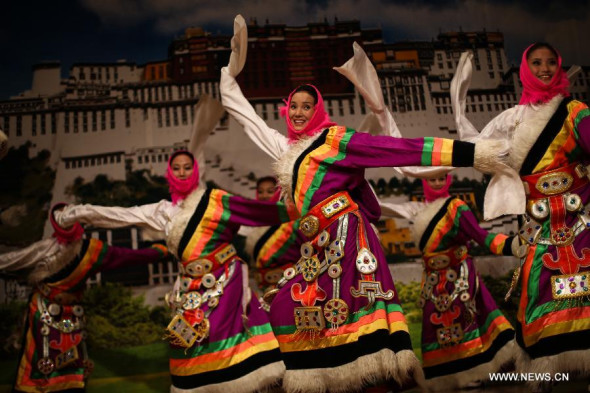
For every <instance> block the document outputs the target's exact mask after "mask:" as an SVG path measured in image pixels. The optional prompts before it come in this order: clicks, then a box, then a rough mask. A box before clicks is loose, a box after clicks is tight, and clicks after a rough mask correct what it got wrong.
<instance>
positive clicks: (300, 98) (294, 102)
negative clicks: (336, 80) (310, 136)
mask: <svg viewBox="0 0 590 393" xmlns="http://www.w3.org/2000/svg"><path fill="white" fill-rule="evenodd" d="M314 113H315V99H314V98H313V96H311V95H310V94H309V93H307V92H305V91H299V92H297V93H295V94H293V96H291V104H290V105H289V120H290V121H291V125H292V126H293V128H294V129H295V130H296V131H301V130H303V129H305V127H307V125H308V124H309V120H310V119H311V118H312V116H313V114H314Z"/></svg>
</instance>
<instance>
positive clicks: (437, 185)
mask: <svg viewBox="0 0 590 393" xmlns="http://www.w3.org/2000/svg"><path fill="white" fill-rule="evenodd" d="M426 183H428V185H429V186H430V188H432V189H433V190H440V189H441V188H443V187H444V186H445V184H447V177H446V176H437V177H431V178H430V179H426Z"/></svg>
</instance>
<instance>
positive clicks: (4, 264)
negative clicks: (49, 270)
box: [0, 238, 62, 271]
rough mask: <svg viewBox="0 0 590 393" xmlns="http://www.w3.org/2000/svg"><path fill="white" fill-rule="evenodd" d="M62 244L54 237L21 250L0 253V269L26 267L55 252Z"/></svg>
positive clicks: (9, 269) (7, 269)
mask: <svg viewBox="0 0 590 393" xmlns="http://www.w3.org/2000/svg"><path fill="white" fill-rule="evenodd" d="M61 248H62V246H60V245H59V244H58V243H57V240H56V239H55V238H48V239H43V240H40V241H38V242H35V243H33V244H31V245H30V246H28V247H25V248H23V249H21V250H16V251H11V252H8V253H5V254H1V255H0V270H5V271H11V270H20V269H26V268H29V267H31V266H34V265H36V264H37V263H38V262H39V261H42V260H44V259H46V258H49V257H51V256H52V255H55V254H57V253H58V252H59V251H60V249H61Z"/></svg>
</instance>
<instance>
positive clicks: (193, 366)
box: [56, 96, 292, 393]
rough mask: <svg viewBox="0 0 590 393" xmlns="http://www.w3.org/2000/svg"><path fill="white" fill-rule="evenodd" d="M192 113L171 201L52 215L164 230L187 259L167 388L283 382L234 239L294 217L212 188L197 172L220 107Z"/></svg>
mask: <svg viewBox="0 0 590 393" xmlns="http://www.w3.org/2000/svg"><path fill="white" fill-rule="evenodd" d="M199 103H200V106H199V107H198V108H197V113H196V115H195V132H194V133H193V136H192V139H193V142H194V139H195V138H196V139H198V142H197V143H191V144H190V145H191V147H192V148H193V151H192V152H189V151H178V152H176V153H174V154H173V155H172V156H171V157H170V160H169V166H168V170H167V173H166V177H167V179H168V181H169V184H170V191H171V194H172V202H169V201H161V202H158V203H154V204H150V205H143V206H135V207H131V208H121V207H102V206H92V205H78V206H67V207H66V208H65V209H64V210H63V212H61V213H58V214H56V219H57V221H58V222H59V223H60V224H61V225H62V226H65V227H67V226H68V225H70V224H71V223H72V222H73V221H75V220H78V221H81V222H84V223H88V224H92V225H95V226H100V227H107V228H117V227H122V226H128V225H137V226H140V227H149V228H152V229H155V230H159V231H163V232H165V233H166V243H167V245H168V247H169V249H170V251H171V252H172V253H173V254H174V255H175V256H177V258H178V259H179V260H180V261H181V263H180V265H179V269H180V274H179V277H178V279H177V281H176V284H175V287H174V290H173V292H172V293H171V294H169V296H168V298H167V300H168V303H169V305H170V306H171V308H172V310H173V313H174V317H173V319H172V321H171V322H170V324H169V326H168V333H169V339H170V345H171V351H170V374H171V379H172V387H171V392H173V393H189V392H190V393H198V392H207V393H209V392H220V393H221V392H244V393H249V392H255V391H258V390H262V389H266V388H269V387H272V386H273V385H275V384H277V383H279V382H280V380H281V377H282V375H283V373H284V369H285V368H284V364H283V362H282V361H281V357H280V353H279V351H278V343H277V341H276V339H275V337H274V335H273V332H272V329H271V327H270V324H269V323H268V317H267V315H266V313H265V312H264V311H263V310H262V309H261V308H260V305H259V303H258V301H257V299H256V297H252V296H251V290H250V288H249V287H248V271H247V266H246V264H245V263H243V261H242V260H241V259H240V258H239V257H238V256H237V254H236V250H235V248H234V246H233V245H232V244H231V241H232V238H233V237H234V235H235V234H236V233H237V231H238V230H239V228H240V226H241V225H246V226H257V225H275V224H279V223H280V222H286V221H290V220H292V217H290V216H289V212H288V211H287V209H286V207H285V206H284V205H283V204H281V203H278V204H277V203H273V202H263V201H254V200H249V199H246V198H242V197H239V196H234V195H231V194H229V193H228V192H226V191H223V190H219V189H214V188H207V187H205V185H204V184H203V181H199V178H200V176H199V169H201V175H202V170H203V168H204V167H203V166H202V163H204V160H203V161H201V166H199V164H198V161H197V160H195V157H199V155H200V154H199V153H200V152H202V150H203V148H204V144H205V140H206V136H207V135H208V134H209V132H210V131H211V129H212V128H213V127H214V126H215V124H216V123H217V121H218V120H219V118H220V117H221V114H222V113H223V110H222V108H221V105H220V104H219V102H217V101H213V100H210V99H209V98H208V97H206V96H204V97H201V99H200V101H199Z"/></svg>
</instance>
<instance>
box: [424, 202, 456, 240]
mask: <svg viewBox="0 0 590 393" xmlns="http://www.w3.org/2000/svg"><path fill="white" fill-rule="evenodd" d="M463 204H464V202H462V201H459V200H458V199H454V200H453V202H451V203H450V204H449V207H450V208H451V211H448V208H447V211H448V212H447V214H445V216H444V219H443V220H441V221H439V222H438V224H437V225H436V227H435V228H434V231H432V233H433V235H438V236H435V237H433V238H432V240H431V242H430V244H428V245H427V246H426V247H425V248H426V249H427V250H436V248H437V247H438V245H439V244H440V242H441V241H442V239H443V238H444V236H445V235H446V234H447V233H448V232H449V231H450V230H451V229H452V228H453V226H454V225H455V217H456V216H457V210H458V209H459V206H461V205H463Z"/></svg>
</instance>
